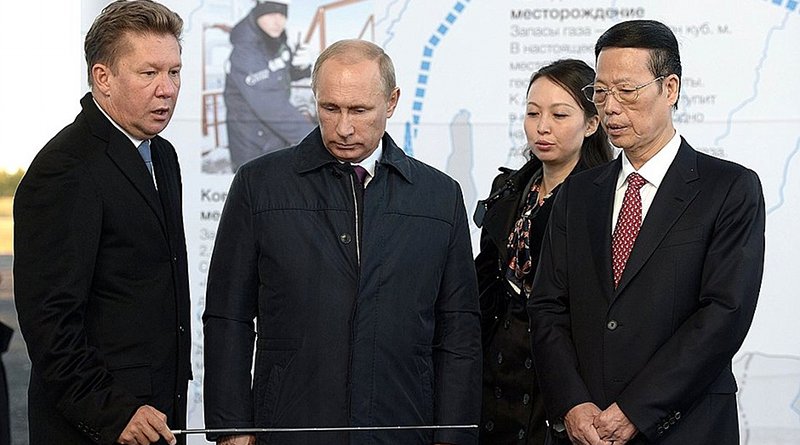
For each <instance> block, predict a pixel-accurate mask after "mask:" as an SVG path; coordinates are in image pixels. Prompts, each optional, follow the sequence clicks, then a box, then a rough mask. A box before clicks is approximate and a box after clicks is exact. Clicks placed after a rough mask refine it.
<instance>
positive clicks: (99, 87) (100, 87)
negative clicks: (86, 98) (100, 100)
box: [92, 63, 113, 96]
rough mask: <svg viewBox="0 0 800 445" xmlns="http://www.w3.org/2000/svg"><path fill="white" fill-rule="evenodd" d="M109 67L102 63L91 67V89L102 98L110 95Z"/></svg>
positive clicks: (110, 73) (110, 74)
mask: <svg viewBox="0 0 800 445" xmlns="http://www.w3.org/2000/svg"><path fill="white" fill-rule="evenodd" d="M112 75H113V73H112V72H111V67H109V66H108V65H105V64H102V63H95V64H94V65H92V87H93V88H92V89H93V90H95V91H98V92H100V94H102V95H103V96H109V95H110V94H111V76H112Z"/></svg>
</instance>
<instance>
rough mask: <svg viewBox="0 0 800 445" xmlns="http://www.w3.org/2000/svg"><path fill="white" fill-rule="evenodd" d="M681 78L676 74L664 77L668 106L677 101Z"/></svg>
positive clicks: (673, 104)
mask: <svg viewBox="0 0 800 445" xmlns="http://www.w3.org/2000/svg"><path fill="white" fill-rule="evenodd" d="M680 86H681V80H680V79H678V76H677V74H670V75H669V76H667V78H666V79H664V88H666V90H667V99H668V100H669V104H670V106H675V104H676V103H677V102H678V91H680Z"/></svg>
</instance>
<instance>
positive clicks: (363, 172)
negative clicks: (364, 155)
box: [353, 165, 369, 185]
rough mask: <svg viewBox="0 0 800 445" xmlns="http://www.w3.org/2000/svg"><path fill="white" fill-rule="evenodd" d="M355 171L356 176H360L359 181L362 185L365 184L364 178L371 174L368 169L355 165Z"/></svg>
mask: <svg viewBox="0 0 800 445" xmlns="http://www.w3.org/2000/svg"><path fill="white" fill-rule="evenodd" d="M353 171H355V172H356V177H357V178H358V182H360V183H361V185H364V180H365V179H367V175H368V174H369V172H367V169H366V168H364V167H362V166H360V165H354V166H353Z"/></svg>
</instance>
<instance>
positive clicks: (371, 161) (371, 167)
mask: <svg viewBox="0 0 800 445" xmlns="http://www.w3.org/2000/svg"><path fill="white" fill-rule="evenodd" d="M381 156H383V139H381V140H380V142H378V148H376V149H375V151H373V152H372V154H371V155H369V157H367V158H366V159H364V160H363V161H361V162H353V163H352V165H360V166H361V167H363V168H364V170H366V171H367V173H369V178H372V177H373V176H375V165H376V164H377V163H378V161H380V160H381Z"/></svg>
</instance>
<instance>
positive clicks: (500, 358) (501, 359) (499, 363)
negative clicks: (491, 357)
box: [497, 352, 503, 365]
mask: <svg viewBox="0 0 800 445" xmlns="http://www.w3.org/2000/svg"><path fill="white" fill-rule="evenodd" d="M497 364H498V365H502V364H503V353H502V352H498V353H497Z"/></svg>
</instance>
